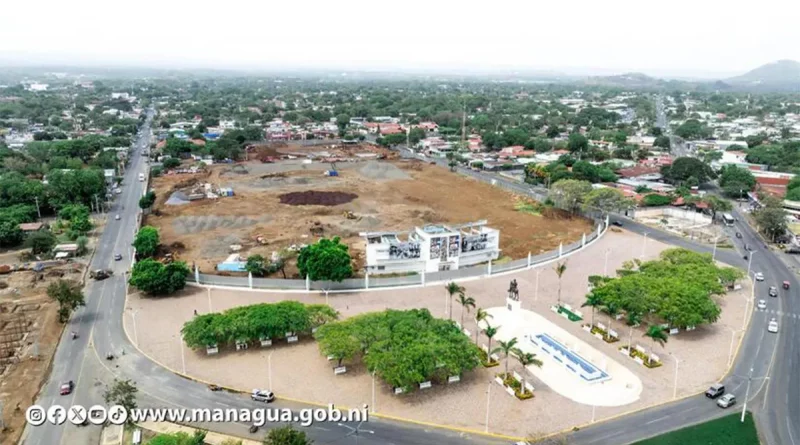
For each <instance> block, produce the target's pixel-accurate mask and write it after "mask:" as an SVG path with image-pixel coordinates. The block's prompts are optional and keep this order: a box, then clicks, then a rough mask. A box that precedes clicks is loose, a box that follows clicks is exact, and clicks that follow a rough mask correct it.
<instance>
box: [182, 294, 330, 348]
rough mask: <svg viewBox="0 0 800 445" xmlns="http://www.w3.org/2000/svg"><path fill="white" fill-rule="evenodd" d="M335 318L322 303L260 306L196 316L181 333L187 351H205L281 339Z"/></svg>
mask: <svg viewBox="0 0 800 445" xmlns="http://www.w3.org/2000/svg"><path fill="white" fill-rule="evenodd" d="M338 316H339V314H338V313H337V312H336V311H335V310H333V308H331V307H330V306H326V305H321V304H311V305H304V304H302V303H298V302H296V301H281V302H279V303H261V304H254V305H250V306H240V307H236V308H233V309H228V310H227V311H225V312H223V313H210V314H203V315H198V316H197V317H194V318H193V319H192V320H190V321H187V322H186V323H185V324H184V325H183V328H182V329H181V333H182V334H183V341H184V342H185V343H186V345H187V346H189V347H190V348H205V347H208V346H210V345H227V344H232V343H234V342H235V341H247V342H252V341H257V340H260V339H273V338H284V337H285V336H286V333H287V332H291V333H308V332H310V331H311V329H312V328H315V327H318V326H322V325H323V324H325V323H328V322H331V321H333V320H336V319H337V318H338Z"/></svg>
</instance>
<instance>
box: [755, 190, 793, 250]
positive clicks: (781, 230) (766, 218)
mask: <svg viewBox="0 0 800 445" xmlns="http://www.w3.org/2000/svg"><path fill="white" fill-rule="evenodd" d="M761 201H762V204H763V207H762V208H761V209H760V210H758V211H757V212H755V213H754V214H753V216H754V217H755V220H756V223H758V228H759V229H760V230H761V231H762V232H763V233H764V235H766V236H767V238H769V239H770V240H771V241H772V242H775V241H776V240H777V239H778V238H780V237H781V236H783V235H784V234H785V233H786V230H787V229H788V225H787V223H786V210H784V209H783V205H782V203H781V200H780V199H778V198H773V197H771V196H765V197H764V199H762V200H761Z"/></svg>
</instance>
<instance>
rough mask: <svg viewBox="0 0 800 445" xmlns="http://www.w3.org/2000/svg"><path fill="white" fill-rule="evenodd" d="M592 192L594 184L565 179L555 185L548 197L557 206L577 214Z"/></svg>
mask: <svg viewBox="0 0 800 445" xmlns="http://www.w3.org/2000/svg"><path fill="white" fill-rule="evenodd" d="M591 191H592V184H590V183H589V182H587V181H578V180H576V179H563V180H561V181H558V182H555V183H553V185H552V186H551V187H550V191H549V193H548V197H549V198H550V200H552V201H553V202H554V203H555V205H556V206H558V207H560V208H562V209H564V210H568V211H570V212H573V213H574V212H576V211H577V210H579V209H580V208H581V205H582V204H583V202H584V199H585V198H586V196H587V195H588V194H589V193H590V192H591Z"/></svg>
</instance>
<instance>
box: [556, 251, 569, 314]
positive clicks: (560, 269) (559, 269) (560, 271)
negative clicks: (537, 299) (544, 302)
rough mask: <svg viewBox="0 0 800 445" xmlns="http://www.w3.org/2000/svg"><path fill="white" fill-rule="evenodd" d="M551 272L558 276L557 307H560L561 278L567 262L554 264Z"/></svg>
mask: <svg viewBox="0 0 800 445" xmlns="http://www.w3.org/2000/svg"><path fill="white" fill-rule="evenodd" d="M553 270H555V271H556V275H558V307H561V276H562V275H564V272H566V270H567V262H566V261H564V262H561V263H558V264H556V267H555V268H554V269H553Z"/></svg>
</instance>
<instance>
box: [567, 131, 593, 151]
mask: <svg viewBox="0 0 800 445" xmlns="http://www.w3.org/2000/svg"><path fill="white" fill-rule="evenodd" d="M567 149H569V151H571V152H573V153H582V152H585V151H587V150H588V149H589V140H588V139H586V136H584V135H582V134H580V133H572V134H570V135H569V138H568V139H567Z"/></svg>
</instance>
